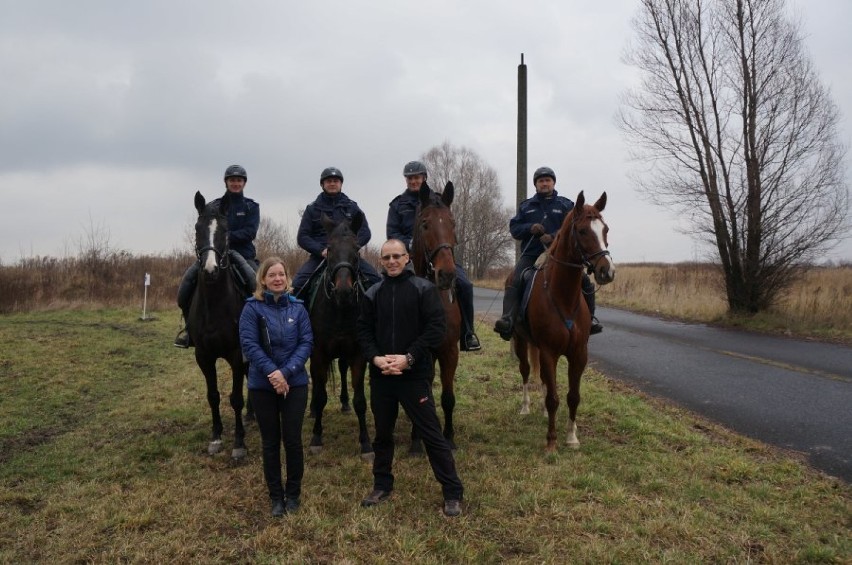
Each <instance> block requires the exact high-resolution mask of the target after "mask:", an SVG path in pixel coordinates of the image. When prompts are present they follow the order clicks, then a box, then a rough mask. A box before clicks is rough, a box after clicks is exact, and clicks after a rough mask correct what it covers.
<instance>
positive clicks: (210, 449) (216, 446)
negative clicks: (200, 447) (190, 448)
mask: <svg viewBox="0 0 852 565" xmlns="http://www.w3.org/2000/svg"><path fill="white" fill-rule="evenodd" d="M220 451H222V440H221V439H216V440H213V441H211V442H210V443H209V444H208V445H207V455H216V454H217V453H219V452H220Z"/></svg>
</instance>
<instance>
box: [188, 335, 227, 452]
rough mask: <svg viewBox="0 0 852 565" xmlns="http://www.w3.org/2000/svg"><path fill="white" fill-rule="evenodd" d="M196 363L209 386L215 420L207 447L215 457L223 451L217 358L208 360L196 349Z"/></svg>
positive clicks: (211, 410) (208, 398) (212, 413)
mask: <svg viewBox="0 0 852 565" xmlns="http://www.w3.org/2000/svg"><path fill="white" fill-rule="evenodd" d="M195 362H196V363H198V367H199V368H200V369H201V372H202V373H204V382H205V383H206V385H207V404H209V405H210V415H211V416H212V418H213V429H212V433H211V434H210V443H209V444H208V445H207V453H208V454H210V455H215V454H216V453H219V452H220V451H221V450H222V429H223V426H222V416H221V414H220V413H219V400H220V397H219V383H218V381H217V380H216V358H215V357H214V358H213V359H208V358H207V357H206V356H205V355H204V354H203V352H202V351H201V350H199V349H198V348H197V347H196V349H195Z"/></svg>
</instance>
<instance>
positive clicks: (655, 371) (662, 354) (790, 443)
mask: <svg viewBox="0 0 852 565" xmlns="http://www.w3.org/2000/svg"><path fill="white" fill-rule="evenodd" d="M501 304H502V293H500V292H495V291H492V290H488V289H480V288H477V289H475V292H474V309H475V310H476V316H477V320H478V321H480V323H478V324H477V326H478V328H480V327H482V326H486V325H488V324H485V323H483V322H481V320H482V318H483V317H485V316H488V317H489V318H490V319H493V318H494V317H495V316H499V314H500V311H501ZM597 316H598V318H599V319H600V321H601V323H602V324H603V325H604V328H605V329H604V332H603V333H602V334H599V335H596V336H592V338H591V341H590V344H589V351H590V364H591V365H592V366H593V367H595V368H596V369H597V370H599V371H601V372H603V373H604V374H606V375H607V376H610V377H613V378H616V379H620V380H623V381H626V382H630V383H632V384H633V385H635V386H637V388H639V389H641V390H643V391H645V392H648V393H650V394H653V395H656V396H660V397H663V398H666V399H669V400H672V401H674V402H675V403H677V404H679V405H681V406H683V407H685V408H688V409H690V410H692V411H694V412H696V413H698V414H701V415H703V416H705V417H707V418H709V419H711V420H714V421H716V422H718V423H720V424H722V425H724V426H726V427H728V428H730V429H732V430H735V431H736V432H738V433H741V434H743V435H746V436H749V437H752V438H755V439H758V440H760V441H763V442H766V443H768V444H771V445H775V446H778V447H782V448H784V449H791V450H795V451H799V452H802V453H804V454H806V456H807V458H808V460H809V462H810V463H811V464H812V465H813V466H814V467H816V468H818V469H821V470H823V471H825V472H826V473H828V474H830V475H834V476H836V477H840V478H842V479H843V480H845V481H847V482H852V348H850V347H846V346H842V345H834V344H827V343H819V342H812V341H802V340H794V339H788V338H784V337H773V336H767V335H762V334H754V333H749V332H742V331H736V330H727V329H720V328H714V327H710V326H706V325H703V324H685V323H680V322H672V321H667V320H662V319H657V318H654V317H650V316H641V315H638V314H633V313H631V312H626V311H623V310H615V309H611V308H598V312H597ZM479 331H490V327H488V328H487V329H486V328H484V327H482V329H480V330H479Z"/></svg>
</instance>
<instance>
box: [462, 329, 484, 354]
mask: <svg viewBox="0 0 852 565" xmlns="http://www.w3.org/2000/svg"><path fill="white" fill-rule="evenodd" d="M480 349H482V344H481V343H479V338H478V337H476V334H475V333H469V334H467V335H466V336H464V337H462V340H461V350H462V351H479V350H480Z"/></svg>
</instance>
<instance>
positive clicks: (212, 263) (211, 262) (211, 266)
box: [204, 218, 218, 273]
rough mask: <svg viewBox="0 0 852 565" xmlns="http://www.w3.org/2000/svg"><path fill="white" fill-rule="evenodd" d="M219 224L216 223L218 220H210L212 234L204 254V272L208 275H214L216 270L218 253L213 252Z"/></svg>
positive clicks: (209, 228) (209, 229)
mask: <svg viewBox="0 0 852 565" xmlns="http://www.w3.org/2000/svg"><path fill="white" fill-rule="evenodd" d="M217 226H218V223H217V222H216V218H213V219H212V220H210V226H209V227H208V228H207V229H208V231H209V233H210V241H209V242H208V243H207V245H208V247H210V249H208V250H207V251H205V252H204V256H205V259H204V270H205V271H207V272H208V273H212V272H213V271H214V270H215V269H216V253H215V252H214V251H213V236H214V235H216V227H217Z"/></svg>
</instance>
